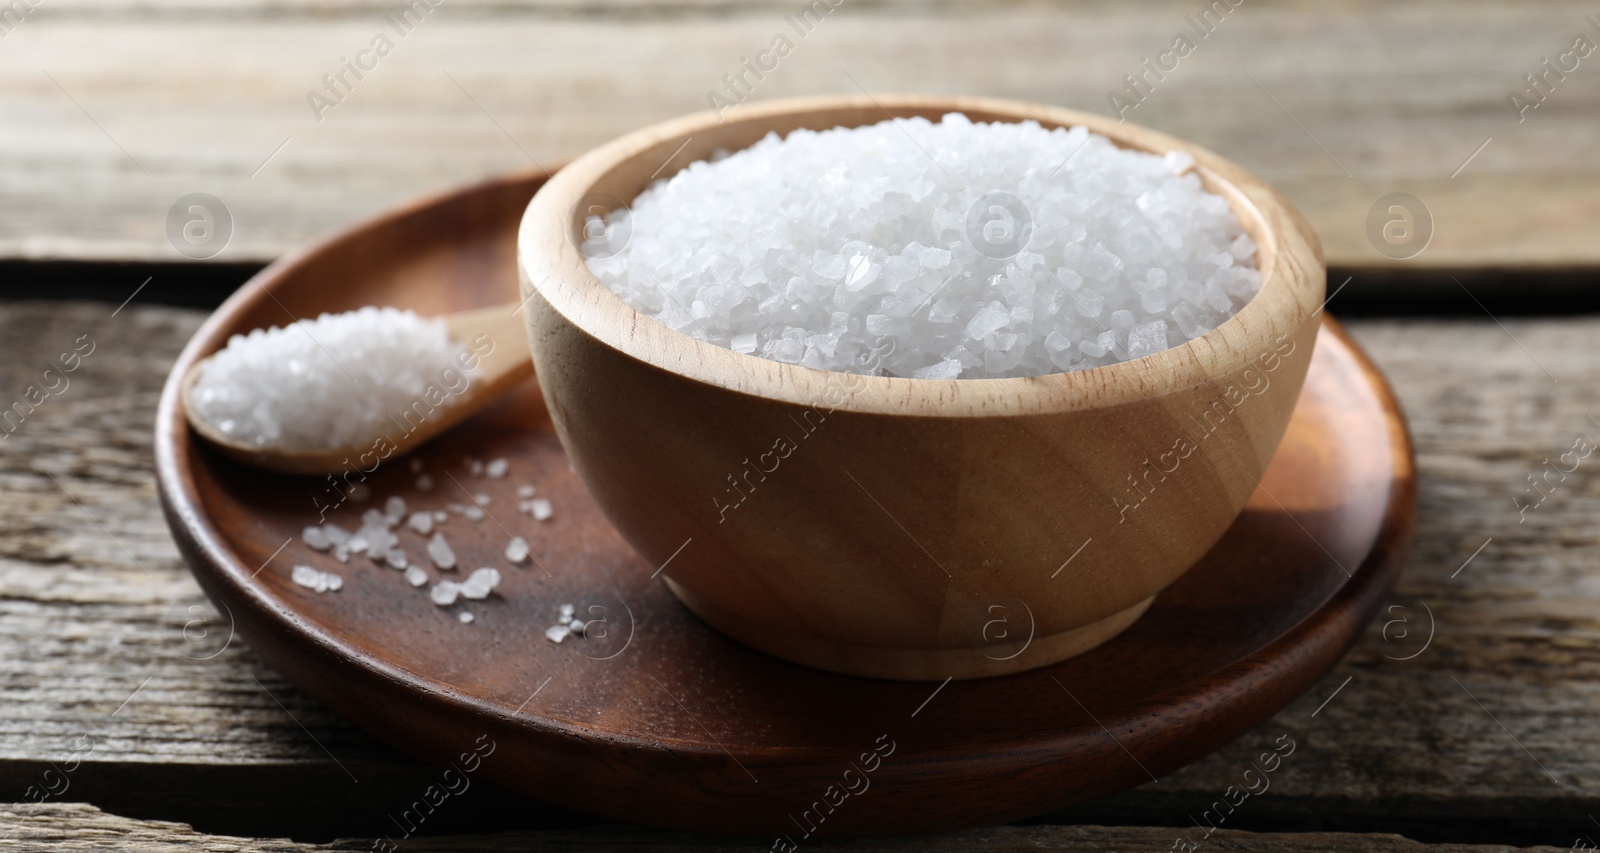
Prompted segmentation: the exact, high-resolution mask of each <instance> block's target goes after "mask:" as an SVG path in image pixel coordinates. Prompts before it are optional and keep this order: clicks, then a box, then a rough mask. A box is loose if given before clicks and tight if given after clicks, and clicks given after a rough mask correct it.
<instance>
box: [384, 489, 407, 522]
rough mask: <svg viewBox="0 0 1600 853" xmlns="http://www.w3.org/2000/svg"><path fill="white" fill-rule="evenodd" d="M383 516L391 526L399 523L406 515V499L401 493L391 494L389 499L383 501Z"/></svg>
mask: <svg viewBox="0 0 1600 853" xmlns="http://www.w3.org/2000/svg"><path fill="white" fill-rule="evenodd" d="M383 517H384V520H385V521H387V522H389V526H390V527H393V526H395V525H396V524H399V523H400V521H401V519H404V518H405V517H406V499H405V498H402V497H400V496H399V495H390V496H389V499H388V500H386V501H384V502H383Z"/></svg>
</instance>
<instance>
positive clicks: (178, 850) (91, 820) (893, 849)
mask: <svg viewBox="0 0 1600 853" xmlns="http://www.w3.org/2000/svg"><path fill="white" fill-rule="evenodd" d="M0 822H16V824H17V826H18V827H19V828H18V829H17V831H16V833H15V835H14V836H12V842H11V843H13V844H16V845H22V844H26V845H27V849H30V850H37V851H41V853H45V851H60V853H68V851H82V850H96V849H103V850H118V851H122V853H244V851H254V853H323V851H326V853H336V851H344V853H350V851H368V850H373V849H384V848H381V847H378V848H374V846H373V842H372V841H371V840H368V839H345V840H340V841H336V842H332V843H326V844H316V843H310V844H307V843H298V844H297V843H294V842H292V841H282V840H254V839H251V840H248V841H247V840H242V839H237V838H228V837H224V836H216V835H210V834H206V833H201V832H195V831H193V830H192V829H190V828H189V827H187V826H184V825H182V824H174V823H166V822H156V821H134V820H128V819H126V818H119V817H116V816H114V815H108V814H105V813H103V812H100V811H99V810H97V809H95V808H94V807H93V806H84V805H46V806H42V807H35V808H26V809H19V808H9V809H8V808H6V807H3V806H0ZM1177 837H1178V833H1176V832H1175V831H1174V830H1171V829H1159V828H1153V827H1145V828H1140V827H1100V826H1074V827H1020V826H1016V827H997V828H995V829H986V830H973V831H968V832H960V833H952V834H950V835H943V836H938V837H936V838H931V839H922V838H911V839H888V840H873V841H854V842H844V843H840V842H834V843H828V842H819V843H817V844H816V845H814V846H811V847H809V848H807V849H812V850H818V851H828V850H834V851H845V850H848V851H852V853H917V851H927V850H940V851H953V850H961V851H971V853H1024V851H1038V850H1057V851H1062V853H1089V851H1099V853H1105V851H1128V853H1155V851H1168V850H1173V849H1177V848H1175V847H1174V846H1173V844H1174V842H1175V840H1176V838H1177ZM6 843H7V842H5V841H0V846H3V845H4V844H6ZM1207 843H1208V846H1210V847H1212V848H1214V849H1217V850H1269V849H1270V850H1276V851H1281V853H1509V851H1511V850H1526V851H1528V853H1547V851H1553V850H1556V849H1558V848H1556V847H1536V848H1512V847H1505V846H1501V845H1493V846H1489V845H1466V844H1460V845H1458V844H1444V845H1430V844H1421V843H1418V842H1416V841H1412V840H1409V839H1406V838H1402V837H1399V836H1394V835H1351V834H1348V833H1322V832H1316V833H1303V834H1294V835H1289V834H1282V833H1273V834H1257V833H1250V832H1238V831H1234V830H1219V831H1217V832H1215V833H1214V834H1213V835H1212V836H1211V838H1210V839H1208V842H1207ZM399 849H404V850H407V851H415V853H443V851H450V853H509V851H528V853H533V851H566V850H587V851H596V853H605V852H606V851H620V850H646V849H647V850H661V851H668V853H690V851H693V853H734V851H750V850H759V849H765V847H764V846H762V845H756V844H751V843H748V842H745V843H741V842H737V841H726V840H723V841H717V840H708V839H704V838H699V837H694V836H681V835H668V834H664V833H647V832H640V831H628V830H615V831H609V832H604V833H596V832H582V833H575V832H520V833H504V834H497V835H490V836H445V837H438V838H413V839H410V840H408V841H406V842H405V846H404V847H403V848H399Z"/></svg>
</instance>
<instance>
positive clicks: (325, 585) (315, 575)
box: [289, 566, 344, 593]
mask: <svg viewBox="0 0 1600 853" xmlns="http://www.w3.org/2000/svg"><path fill="white" fill-rule="evenodd" d="M289 579H290V580H293V581H294V582H295V583H296V584H299V585H300V586H303V587H305V588H306V589H309V590H313V591H315V592H318V593H322V592H338V591H339V590H341V589H344V578H342V577H340V576H338V575H336V574H333V573H332V572H320V571H317V570H316V569H313V568H311V567H310V566H295V567H294V570H293V571H292V572H290V574H289Z"/></svg>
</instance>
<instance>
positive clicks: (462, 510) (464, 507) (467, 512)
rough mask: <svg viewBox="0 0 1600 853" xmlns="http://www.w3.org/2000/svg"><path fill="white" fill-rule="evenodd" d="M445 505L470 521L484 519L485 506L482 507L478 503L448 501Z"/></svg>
mask: <svg viewBox="0 0 1600 853" xmlns="http://www.w3.org/2000/svg"><path fill="white" fill-rule="evenodd" d="M445 507H446V508H448V509H449V510H450V511H451V512H453V513H455V514H456V515H459V516H461V517H462V518H465V519H466V520H468V521H482V520H483V515H484V513H483V507H480V506H478V505H477V504H458V503H448V504H445Z"/></svg>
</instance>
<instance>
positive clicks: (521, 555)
mask: <svg viewBox="0 0 1600 853" xmlns="http://www.w3.org/2000/svg"><path fill="white" fill-rule="evenodd" d="M528 553H529V551H528V540H526V539H523V538H522V537H521V536H513V537H511V542H510V544H508V545H506V559H507V560H510V561H511V562H513V563H523V562H526V561H527V559H528Z"/></svg>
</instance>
